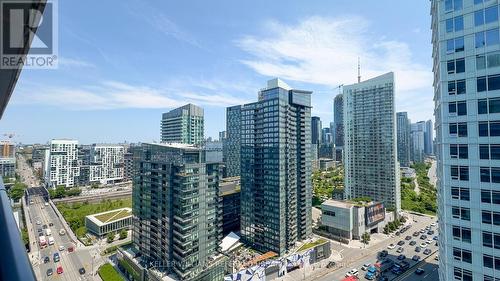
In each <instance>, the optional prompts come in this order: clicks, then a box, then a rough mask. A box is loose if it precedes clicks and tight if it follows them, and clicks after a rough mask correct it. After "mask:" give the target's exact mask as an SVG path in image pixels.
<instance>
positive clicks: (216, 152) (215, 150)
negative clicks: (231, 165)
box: [203, 141, 223, 164]
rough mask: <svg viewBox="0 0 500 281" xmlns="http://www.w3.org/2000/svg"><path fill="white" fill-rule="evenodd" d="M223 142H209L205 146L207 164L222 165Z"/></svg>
mask: <svg viewBox="0 0 500 281" xmlns="http://www.w3.org/2000/svg"><path fill="white" fill-rule="evenodd" d="M222 143H223V142H222V141H207V142H205V144H204V145H203V148H204V149H205V154H206V157H205V159H206V162H207V163H214V162H217V163H221V164H222V162H223V152H222V149H223V148H222Z"/></svg>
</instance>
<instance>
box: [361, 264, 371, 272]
mask: <svg viewBox="0 0 500 281" xmlns="http://www.w3.org/2000/svg"><path fill="white" fill-rule="evenodd" d="M370 266H372V264H371V263H365V264H363V266H362V267H361V270H363V271H366V270H367V269H368V268H369V267H370Z"/></svg>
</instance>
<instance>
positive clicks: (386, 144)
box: [343, 72, 401, 211]
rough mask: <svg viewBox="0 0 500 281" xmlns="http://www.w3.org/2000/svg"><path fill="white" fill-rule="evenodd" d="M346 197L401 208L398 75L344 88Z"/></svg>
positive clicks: (387, 75)
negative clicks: (395, 87) (395, 100)
mask: <svg viewBox="0 0 500 281" xmlns="http://www.w3.org/2000/svg"><path fill="white" fill-rule="evenodd" d="M343 98H344V133H345V144H344V157H345V159H344V161H345V166H344V167H345V168H344V169H345V194H346V197H347V198H348V199H353V198H358V197H366V196H367V197H370V198H371V199H372V200H374V201H377V202H383V203H384V204H385V206H386V208H389V209H394V210H396V211H399V210H400V209H401V194H400V193H401V191H400V182H399V165H398V161H397V148H396V113H395V110H394V74H393V73H392V72H389V73H386V74H384V75H381V76H378V77H375V78H372V79H370V80H366V81H363V82H360V83H357V84H353V85H348V86H344V95H343Z"/></svg>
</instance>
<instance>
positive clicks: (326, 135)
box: [321, 127, 333, 144]
mask: <svg viewBox="0 0 500 281" xmlns="http://www.w3.org/2000/svg"><path fill="white" fill-rule="evenodd" d="M321 143H323V144H330V143H333V139H332V133H331V132H330V127H327V128H323V129H321Z"/></svg>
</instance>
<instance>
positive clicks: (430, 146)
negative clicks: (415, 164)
mask: <svg viewBox="0 0 500 281" xmlns="http://www.w3.org/2000/svg"><path fill="white" fill-rule="evenodd" d="M424 138H425V141H424V153H425V155H433V154H434V127H433V126H432V120H427V121H425V134H424Z"/></svg>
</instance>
